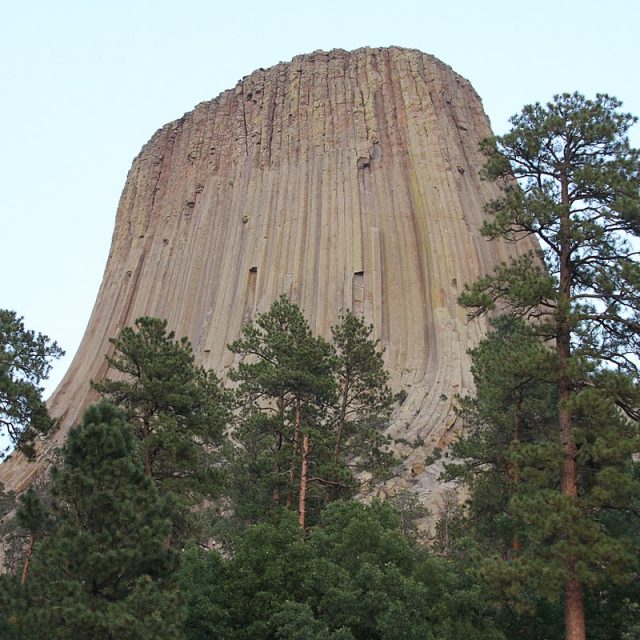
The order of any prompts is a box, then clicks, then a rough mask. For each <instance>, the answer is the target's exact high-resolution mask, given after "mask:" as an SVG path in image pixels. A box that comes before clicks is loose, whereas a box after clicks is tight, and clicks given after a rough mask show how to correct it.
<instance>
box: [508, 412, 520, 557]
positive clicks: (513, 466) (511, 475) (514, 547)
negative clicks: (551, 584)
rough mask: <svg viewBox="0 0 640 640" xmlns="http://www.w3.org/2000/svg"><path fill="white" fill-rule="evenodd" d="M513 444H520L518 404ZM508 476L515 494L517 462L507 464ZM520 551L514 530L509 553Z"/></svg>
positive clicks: (517, 553)
mask: <svg viewBox="0 0 640 640" xmlns="http://www.w3.org/2000/svg"><path fill="white" fill-rule="evenodd" d="M513 444H515V445H519V444H520V406H518V408H517V410H516V415H515V416H514V419H513ZM509 478H510V480H511V484H512V487H511V494H512V495H513V494H515V493H516V491H517V487H518V484H519V483H520V465H519V464H517V463H516V464H510V465H509ZM521 551H522V543H521V542H520V538H519V537H518V532H517V531H514V533H513V539H512V540H511V553H512V557H514V558H516V557H518V556H519V555H520V552H521Z"/></svg>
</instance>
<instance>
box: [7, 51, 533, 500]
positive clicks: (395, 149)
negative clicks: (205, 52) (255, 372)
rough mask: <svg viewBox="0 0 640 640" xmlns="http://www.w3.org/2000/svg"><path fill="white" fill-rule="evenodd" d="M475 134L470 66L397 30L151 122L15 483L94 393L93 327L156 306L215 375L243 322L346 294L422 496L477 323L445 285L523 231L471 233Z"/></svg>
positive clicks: (103, 347)
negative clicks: (102, 264)
mask: <svg viewBox="0 0 640 640" xmlns="http://www.w3.org/2000/svg"><path fill="white" fill-rule="evenodd" d="M489 133H490V130H489V125H488V122H487V118H486V116H485V114H484V112H483V109H482V104H481V101H480V99H479V97H478V95H477V94H476V93H475V91H474V90H473V88H472V87H471V85H470V84H469V83H468V82H467V81H466V80H465V79H463V78H462V77H460V76H459V75H457V74H456V73H454V72H453V71H452V70H451V69H450V68H449V67H448V66H446V65H444V64H443V63H442V62H440V61H439V60H437V59H435V58H433V57H431V56H429V55H426V54H423V53H420V52H418V51H413V50H404V49H398V48H390V49H368V48H367V49H359V50H357V51H354V52H346V51H342V50H336V51H331V52H329V53H326V52H316V53H313V54H309V55H303V56H298V57H296V58H294V59H293V60H292V61H291V62H290V63H287V64H284V63H282V64H278V65H277V66H275V67H272V68H271V69H268V70H263V69H260V70H258V71H255V72H254V73H252V74H251V75H250V76H247V77H246V78H244V79H243V80H242V81H241V82H239V83H238V84H237V86H236V87H235V89H232V90H229V91H225V92H224V93H222V94H221V95H220V96H218V98H216V99H215V100H213V101H211V102H206V103H202V104H200V105H198V106H197V107H196V108H195V109H194V110H193V111H192V112H190V113H188V114H186V115H185V116H183V117H182V118H180V119H179V120H176V121H175V122H172V123H170V124H168V125H166V126H165V127H163V128H162V129H160V130H159V131H157V132H156V133H155V135H154V136H153V137H152V138H151V140H150V141H149V142H148V143H147V144H146V145H145V146H144V147H143V149H142V151H141V152H140V154H139V155H138V157H137V158H136V159H135V160H134V162H133V165H132V167H131V170H130V172H129V175H128V177H127V182H126V185H125V188H124V192H123V194H122V198H121V201H120V206H119V208H118V212H117V217H116V225H115V230H114V234H113V240H112V246H111V252H110V254H109V259H108V262H107V266H106V269H105V273H104V279H103V282H102V285H101V287H100V290H99V293H98V296H97V300H96V304H95V308H94V310H93V314H92V316H91V320H90V322H89V326H88V327H87V330H86V333H85V336H84V339H83V341H82V343H81V345H80V348H79V350H78V352H77V354H76V356H75V359H74V361H73V363H72V365H71V367H70V368H69V371H68V372H67V374H66V376H65V378H64V379H63V381H62V382H61V384H60V385H59V387H58V388H57V390H56V391H55V393H54V395H53V397H52V398H51V401H50V407H51V410H52V412H53V414H54V415H56V416H61V418H62V419H61V426H60V429H59V430H58V431H57V432H56V434H55V435H54V436H53V437H52V438H50V440H49V441H48V442H47V443H45V444H44V445H43V448H42V454H41V461H40V463H39V464H37V465H28V464H26V463H25V462H24V461H23V460H22V459H20V457H19V456H16V457H15V458H14V459H13V460H11V461H9V462H8V463H5V464H4V465H3V466H2V469H1V470H0V473H1V476H0V477H1V478H2V479H4V481H5V482H6V484H7V485H8V486H10V487H12V488H16V489H18V490H19V489H22V488H24V487H25V486H26V484H27V483H28V482H29V481H30V478H31V477H32V476H33V473H34V472H35V471H36V470H37V469H38V468H40V467H41V466H42V464H43V462H42V460H44V457H45V455H46V451H47V450H48V449H50V448H51V447H52V446H55V445H57V444H60V443H61V442H62V441H63V439H64V437H65V435H66V433H67V432H68V430H69V428H70V427H71V426H72V425H74V424H75V423H76V422H77V421H78V420H79V418H80V415H81V413H82V411H83V410H84V408H85V407H86V406H87V404H88V403H89V402H91V401H93V400H94V399H95V398H94V397H93V396H92V393H91V392H90V391H89V386H88V383H89V380H90V379H92V378H100V377H101V376H103V375H104V373H105V372H106V365H105V360H104V356H105V352H107V350H108V348H109V344H108V338H109V337H111V336H115V335H117V334H118V332H119V330H120V329H121V328H122V327H124V326H126V325H129V324H132V323H133V321H134V319H135V318H137V317H139V316H141V315H152V316H158V317H161V318H167V319H168V322H169V326H170V327H171V328H174V329H175V330H176V333H177V334H178V335H179V336H182V335H187V336H189V338H190V339H191V341H192V343H193V346H194V350H195V352H196V354H197V357H198V359H199V361H200V362H201V363H202V364H203V365H204V366H206V367H210V368H213V369H215V370H217V371H218V373H220V374H224V372H225V371H226V370H227V369H228V368H229V367H231V366H232V365H233V363H234V362H233V361H234V356H233V354H231V353H230V352H229V351H228V350H227V349H226V345H227V343H228V342H230V341H232V340H233V339H235V338H236V337H237V336H238V333H239V330H240V327H241V325H242V323H245V322H248V321H250V320H251V319H252V318H253V317H254V316H255V315H256V314H257V313H259V312H262V311H265V310H266V309H268V307H269V306H270V304H271V302H272V301H273V300H274V299H275V298H276V297H277V296H278V295H279V294H280V293H287V294H288V295H289V296H290V297H291V299H292V300H293V301H295V302H296V303H298V304H299V305H300V307H301V308H302V309H303V311H304V313H305V316H306V317H307V319H308V320H309V322H310V324H311V327H312V329H314V330H315V331H316V332H318V333H320V334H322V335H325V336H328V335H329V334H330V326H331V324H332V323H333V322H334V321H335V320H336V318H337V317H338V315H339V314H340V312H341V311H344V310H345V309H353V310H354V311H355V312H356V313H358V314H361V315H362V316H363V317H364V318H365V319H366V320H367V321H369V322H371V323H373V325H374V327H375V335H376V337H378V338H379V339H380V340H381V343H382V345H384V347H385V348H386V363H387V367H388V369H389V371H390V373H391V377H392V386H393V387H394V388H395V389H396V390H399V389H405V390H406V391H407V393H408V397H407V399H406V401H405V402H404V404H403V405H402V406H401V407H400V408H398V409H397V411H396V412H395V414H394V419H393V424H392V426H391V427H390V432H391V434H392V435H393V436H394V437H395V438H399V439H402V442H403V444H399V445H398V450H399V453H400V454H401V455H403V456H404V457H405V462H404V468H403V471H401V472H400V473H399V476H398V478H397V479H396V481H395V483H392V484H395V486H396V487H398V486H409V485H411V486H413V487H414V488H416V489H417V490H419V491H420V492H422V493H423V495H424V496H425V497H428V496H427V494H428V493H429V492H430V491H431V490H432V489H433V487H434V486H435V477H434V473H433V472H429V471H428V470H427V471H425V470H424V464H423V463H424V458H425V456H426V454H427V453H428V452H429V451H430V450H432V448H433V447H434V446H436V445H438V446H442V445H446V443H447V442H448V441H449V440H450V439H451V437H452V435H453V433H454V431H455V430H456V428H457V426H456V424H455V415H454V413H453V410H452V402H453V397H454V394H456V393H464V392H466V391H468V390H469V389H470V387H471V376H470V373H469V359H468V356H467V354H466V351H467V349H468V348H470V347H471V346H473V345H474V344H476V342H477V340H478V339H479V337H480V335H481V334H482V332H483V331H484V329H485V327H484V325H483V324H482V323H481V322H476V323H472V324H469V323H468V322H467V320H466V317H465V312H464V310H462V309H461V308H460V307H458V305H457V304H456V298H457V296H458V295H459V293H460V291H461V288H462V286H463V285H464V284H465V283H467V282H470V281H472V280H474V279H475V278H476V277H478V276H479V275H481V274H484V273H486V272H488V271H490V270H491V269H492V268H493V266H494V265H495V264H496V263H498V262H501V261H504V260H506V259H508V258H509V256H512V255H515V254H516V253H522V252H523V251H526V250H528V249H530V248H531V246H530V245H528V244H525V245H521V246H514V245H505V244H501V243H499V242H488V241H487V240H486V239H484V238H482V237H481V236H480V234H479V228H480V226H481V224H482V221H483V217H484V214H483V203H484V202H485V201H486V200H487V199H489V198H490V197H491V196H492V195H495V193H494V191H493V187H492V186H491V185H489V184H486V183H483V182H481V181H480V180H479V178H478V171H479V168H480V167H481V166H482V163H483V158H482V156H481V155H480V153H479V150H478V142H479V140H480V139H481V138H483V137H485V136H487V135H489ZM389 490H393V486H392V487H391V488H390V489H389Z"/></svg>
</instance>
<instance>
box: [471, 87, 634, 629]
mask: <svg viewBox="0 0 640 640" xmlns="http://www.w3.org/2000/svg"><path fill="white" fill-rule="evenodd" d="M620 105H621V103H620V102H619V101H618V100H616V99H615V98H611V97H609V96H607V95H598V96H596V99H595V100H587V99H586V98H584V97H583V96H581V95H579V94H563V95H559V96H556V97H555V98H554V100H553V101H552V102H550V103H548V104H547V105H546V106H542V105H540V104H534V105H529V106H526V107H524V109H523V110H522V112H521V114H519V115H516V116H514V117H513V118H512V119H511V123H512V125H513V128H512V130H511V131H510V132H509V133H508V134H506V135H504V136H500V137H498V138H495V139H492V140H489V141H486V142H485V143H484V145H483V149H484V151H485V153H486V154H487V157H488V161H487V164H486V166H485V170H484V173H485V176H486V177H487V178H488V179H491V180H495V181H497V183H498V184H499V185H500V186H501V187H502V189H503V195H502V197H500V198H498V199H496V200H495V201H493V202H491V203H489V205H488V207H487V210H488V212H489V213H490V214H491V215H492V219H491V220H490V221H488V222H487V223H486V224H485V226H484V228H483V233H484V234H485V235H486V236H488V237H490V238H496V237H503V238H507V239H517V238H520V237H523V236H528V235H535V236H536V237H537V238H538V239H539V240H540V242H541V243H542V247H543V252H542V254H541V256H540V257H541V259H539V258H537V257H536V256H524V257H522V258H521V259H519V260H515V261H514V262H512V263H511V264H505V265H502V266H501V267H499V268H498V269H497V270H496V272H495V273H494V274H492V275H489V276H486V277H483V278H481V279H480V280H478V281H477V282H476V283H474V285H473V286H472V287H470V288H469V289H468V290H467V291H466V292H465V293H464V294H463V295H462V296H461V302H462V304H464V305H465V306H467V307H468V308H470V309H471V310H472V311H471V313H472V315H478V314H481V313H485V312H486V311H488V310H490V309H493V308H494V307H495V306H496V305H500V306H501V307H502V308H505V309H506V310H508V311H511V312H513V313H515V314H518V315H521V316H523V317H527V318H530V319H532V320H534V323H533V325H532V326H534V327H535V329H536V331H537V332H538V334H539V335H540V336H541V337H543V338H544V339H545V340H548V341H550V342H551V343H552V345H553V350H554V353H555V357H556V362H557V364H556V366H557V382H556V388H557V421H558V439H559V442H560V445H561V447H562V463H561V467H560V492H559V495H557V496H556V497H555V498H554V505H555V507H556V508H557V510H558V513H559V514H562V515H560V516H559V518H558V519H556V526H555V528H554V530H553V531H548V532H547V533H548V534H549V535H553V536H556V537H557V538H558V539H559V540H560V541H561V544H559V545H558V546H557V547H556V549H557V550H558V551H559V550H560V549H562V553H561V554H560V555H561V556H562V557H561V558H560V559H561V563H562V570H561V571H560V573H561V579H562V582H563V591H564V606H565V634H566V638H567V640H584V638H585V635H586V630H585V623H584V586H585V584H586V583H588V582H589V581H590V580H591V578H592V577H593V573H592V572H593V570H594V569H593V565H592V564H591V563H590V562H589V560H588V558H585V556H584V554H585V553H587V551H588V550H589V548H591V547H590V545H592V544H593V542H594V540H591V541H589V540H588V538H589V534H588V533H586V532H585V530H584V529H581V527H583V526H586V525H587V524H588V518H587V520H585V517H587V514H588V509H587V504H588V501H587V500H586V499H585V498H584V496H583V495H581V488H580V476H579V465H580V464H581V463H585V464H586V463H587V462H590V463H591V464H592V465H593V466H595V467H599V466H602V462H601V461H600V460H599V456H598V454H597V447H595V445H594V443H595V442H596V441H597V440H598V435H599V434H598V431H597V430H598V429H600V428H604V427H605V423H603V422H602V421H603V420H604V421H605V422H606V418H605V416H611V417H612V419H613V420H614V424H613V425H612V426H611V428H614V429H615V430H616V431H617V433H618V436H619V440H618V442H619V443H621V442H624V443H625V444H624V445H622V444H621V447H622V449H623V450H626V451H627V452H628V453H627V454H621V455H629V456H630V453H631V450H632V448H633V446H634V445H633V444H631V445H629V444H628V443H630V442H631V443H633V442H634V439H635V429H634V427H633V425H632V424H631V423H630V422H629V421H628V420H626V419H625V418H624V417H622V416H619V419H618V420H616V419H615V416H616V415H618V414H615V412H614V413H612V412H611V408H612V403H613V402H615V403H616V404H617V406H618V407H620V408H621V409H622V410H623V411H626V412H627V415H628V416H630V417H632V418H634V419H635V418H636V417H637V412H636V410H635V407H636V406H637V385H636V382H637V378H636V376H637V367H636V362H637V360H636V359H635V356H637V354H638V353H639V350H638V347H639V346H640V338H639V336H640V332H639V331H638V329H639V328H640V295H639V294H640V289H639V287H640V265H639V264H638V261H637V255H638V254H637V251H635V249H634V248H633V246H632V243H631V242H630V238H633V237H637V236H638V235H639V233H640V154H639V152H638V151H637V150H635V149H632V148H631V147H630V145H629V141H628V138H627V132H628V130H629V128H630V127H631V126H632V125H633V124H634V122H635V121H636V119H635V118H634V117H632V116H631V115H629V114H625V113H620V112H619V111H618V109H619V107H620ZM514 178H515V180H514ZM607 441H608V440H607ZM608 442H609V441H608ZM611 444H612V443H610V442H609V445H611ZM609 445H607V447H608V446H609ZM594 447H595V448H594ZM607 450H608V449H607ZM614 458H617V454H616V455H614ZM618 459H619V458H618ZM619 460H620V459H619ZM605 475H606V470H605V469H604V468H602V469H600V471H599V472H596V476H599V477H604V476H605ZM624 495H625V496H627V497H628V492H625V494H624ZM549 498H550V496H549ZM541 499H542V498H541ZM617 502H618V503H619V502H620V501H617ZM594 526H595V525H594ZM586 531H591V532H592V531H593V526H591V527H587V530H586ZM599 541H600V543H602V544H604V541H603V540H601V539H599ZM614 546H615V545H614ZM604 555H606V553H605V554H604ZM613 555H614V556H615V555H616V554H615V553H614V554H613ZM557 559H559V558H556V560H557ZM599 561H600V562H601V563H602V562H604V561H605V558H604V557H602V558H600V560H599ZM611 562H612V563H613V564H615V562H614V560H613V558H612V559H611ZM613 564H612V566H613ZM602 566H605V565H602V564H600V571H602Z"/></svg>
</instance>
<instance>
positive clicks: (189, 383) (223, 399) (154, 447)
mask: <svg viewBox="0 0 640 640" xmlns="http://www.w3.org/2000/svg"><path fill="white" fill-rule="evenodd" d="M111 343H112V344H113V346H114V355H113V356H110V357H108V358H107V361H108V363H109V366H110V367H111V368H112V369H113V370H114V371H115V372H117V374H120V375H117V377H114V378H105V379H103V380H98V381H93V382H92V386H93V387H94V389H96V390H97V391H99V392H100V393H101V394H102V395H103V396H105V397H106V398H108V399H109V400H110V401H112V402H113V403H115V404H116V405H118V406H119V407H121V408H122V409H123V410H124V411H125V414H126V418H127V421H128V423H129V424H130V427H131V429H132V432H133V433H134V434H135V437H136V438H137V439H138V441H139V443H140V451H141V455H142V461H143V465H144V470H145V473H146V474H147V476H148V477H149V478H152V479H153V481H154V482H155V483H156V485H157V486H159V487H161V489H162V491H163V492H164V493H165V494H171V495H173V496H175V497H176V499H177V500H178V501H179V502H181V503H182V504H183V505H184V507H185V508H184V509H182V511H179V510H176V511H175V513H174V516H175V518H176V522H174V528H178V529H180V528H183V529H184V528H185V527H186V528H188V525H186V524H184V523H178V522H177V520H178V519H179V518H178V515H179V514H180V513H182V516H181V517H184V518H189V517H190V516H189V513H190V509H189V507H190V506H191V505H194V504H201V503H202V500H203V499H205V498H211V497H212V496H215V495H216V494H217V492H218V491H219V489H220V485H221V478H220V464H219V456H217V455H216V452H217V450H218V449H219V448H220V446H221V444H222V433H223V430H224V429H225V427H226V425H227V423H228V421H229V398H228V394H227V392H225V391H224V390H223V388H222V386H221V384H220V382H219V380H218V378H217V377H216V376H215V374H214V373H213V372H212V371H207V370H205V369H203V368H202V367H199V366H197V365H196V363H195V358H194V355H193V350H192V348H191V344H190V343H189V341H188V339H187V338H181V339H180V340H176V339H175V334H174V332H173V331H167V323H166V321H164V320H159V319H157V318H148V317H145V318H138V319H137V320H136V322H135V327H126V328H124V329H123V330H122V331H121V333H120V335H119V336H118V337H117V338H113V339H111ZM184 535H187V532H185V531H182V532H180V531H174V536H178V537H181V536H182V537H183V536H184Z"/></svg>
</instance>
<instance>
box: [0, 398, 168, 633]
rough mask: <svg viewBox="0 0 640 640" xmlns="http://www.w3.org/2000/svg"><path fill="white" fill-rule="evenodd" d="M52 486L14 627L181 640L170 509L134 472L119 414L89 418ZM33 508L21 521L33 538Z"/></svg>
mask: <svg viewBox="0 0 640 640" xmlns="http://www.w3.org/2000/svg"><path fill="white" fill-rule="evenodd" d="M52 482H53V486H52V495H53V497H54V502H53V505H52V514H51V515H52V517H53V520H54V522H55V526H54V529H53V531H52V532H51V533H50V534H49V535H48V536H47V537H46V538H44V539H43V540H41V541H39V542H36V545H35V547H34V550H33V561H32V569H31V572H30V574H29V577H28V579H27V581H26V583H25V586H24V588H23V590H22V591H21V592H20V593H19V596H16V595H15V591H14V599H13V615H12V616H11V620H12V621H13V622H12V624H13V625H14V626H15V627H16V628H17V629H19V630H20V631H21V633H23V634H24V637H25V638H26V637H28V638H30V639H34V640H37V639H39V638H43V639H44V638H47V639H70V638H73V639H74V640H80V639H82V638H87V639H89V638H90V639H92V640H98V639H102V638H104V639H105V640H106V639H111V638H114V637H117V638H123V639H126V638H131V639H132V640H133V639H134V638H135V639H144V638H167V639H170V638H178V637H179V636H178V634H177V625H178V624H179V622H180V607H179V606H178V601H177V598H176V595H175V592H174V591H173V590H172V589H171V582H170V576H171V573H172V571H173V569H174V567H175V562H176V557H175V555H174V554H173V552H171V551H170V550H168V549H167V548H166V544H165V542H166V540H167V537H168V534H169V529H170V521H169V513H168V507H167V502H166V500H164V499H162V498H161V497H160V496H159V494H158V491H157V489H156V488H155V486H154V485H153V483H152V482H151V480H150V479H149V478H147V477H146V476H145V474H144V472H143V470H142V468H141V466H140V465H139V463H138V452H137V451H136V443H135V441H134V439H133V436H132V434H131V430H130V428H129V427H128V425H127V424H126V422H125V420H124V417H123V415H122V414H121V413H120V412H119V411H118V410H117V409H115V408H114V407H113V406H112V405H109V404H107V403H102V404H100V405H96V406H94V407H91V408H90V409H89V410H88V411H87V413H86V414H85V417H84V421H83V423H82V425H81V426H80V427H78V428H76V429H74V430H73V431H72V432H71V433H70V435H69V440H68V442H67V445H66V446H65V448H64V466H63V467H62V468H61V469H54V472H53V479H52ZM30 502H31V501H30V500H25V501H23V503H22V508H21V513H22V515H21V516H19V517H22V518H23V519H25V520H26V521H28V522H29V523H30V524H29V527H30V528H31V529H34V528H35V527H36V526H37V523H36V522H31V520H33V518H34V517H35V514H37V513H38V512H39V510H38V509H33V508H31V507H30V506H29V504H30ZM31 506H33V505H31ZM7 593H9V594H10V593H11V590H10V589H5V590H4V591H3V596H4V597H5V599H6V594H7Z"/></svg>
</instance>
